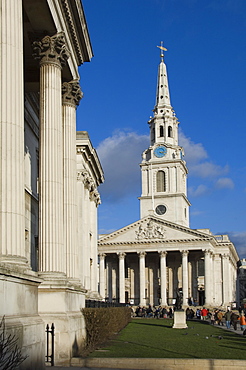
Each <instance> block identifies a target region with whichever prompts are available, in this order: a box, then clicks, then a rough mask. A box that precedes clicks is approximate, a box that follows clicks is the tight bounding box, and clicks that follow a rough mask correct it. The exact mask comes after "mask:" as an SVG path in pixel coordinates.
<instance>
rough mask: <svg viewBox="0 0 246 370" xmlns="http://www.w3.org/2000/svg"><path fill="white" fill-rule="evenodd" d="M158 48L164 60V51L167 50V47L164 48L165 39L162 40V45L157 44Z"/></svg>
mask: <svg viewBox="0 0 246 370" xmlns="http://www.w3.org/2000/svg"><path fill="white" fill-rule="evenodd" d="M157 48H159V49H160V50H161V61H162V62H163V60H164V51H167V49H166V48H164V46H163V41H161V45H160V46H157Z"/></svg>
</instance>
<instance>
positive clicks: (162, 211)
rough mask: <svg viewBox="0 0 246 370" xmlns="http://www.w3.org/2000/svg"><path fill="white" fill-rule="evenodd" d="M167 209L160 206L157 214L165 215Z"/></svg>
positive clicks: (157, 208)
mask: <svg viewBox="0 0 246 370" xmlns="http://www.w3.org/2000/svg"><path fill="white" fill-rule="evenodd" d="M166 210H167V209H166V207H165V206H164V205H163V204H159V206H157V207H156V209H155V212H156V214H157V215H164V213H166Z"/></svg>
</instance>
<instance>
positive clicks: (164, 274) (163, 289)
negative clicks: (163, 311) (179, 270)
mask: <svg viewBox="0 0 246 370" xmlns="http://www.w3.org/2000/svg"><path fill="white" fill-rule="evenodd" d="M159 254H160V268H161V304H162V305H164V306H166V305H167V263H166V256H167V252H166V251H161V252H159Z"/></svg>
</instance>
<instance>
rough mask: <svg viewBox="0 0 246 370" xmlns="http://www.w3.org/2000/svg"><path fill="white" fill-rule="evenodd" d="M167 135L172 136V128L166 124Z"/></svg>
mask: <svg viewBox="0 0 246 370" xmlns="http://www.w3.org/2000/svg"><path fill="white" fill-rule="evenodd" d="M167 135H168V137H173V129H172V127H171V126H168V133H167Z"/></svg>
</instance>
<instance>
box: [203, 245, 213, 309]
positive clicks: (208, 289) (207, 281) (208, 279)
mask: <svg viewBox="0 0 246 370" xmlns="http://www.w3.org/2000/svg"><path fill="white" fill-rule="evenodd" d="M204 262H205V272H204V275H205V276H204V280H205V304H206V305H211V304H212V302H211V301H212V299H211V289H212V287H211V251H210V250H208V249H206V250H205V251H204Z"/></svg>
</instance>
